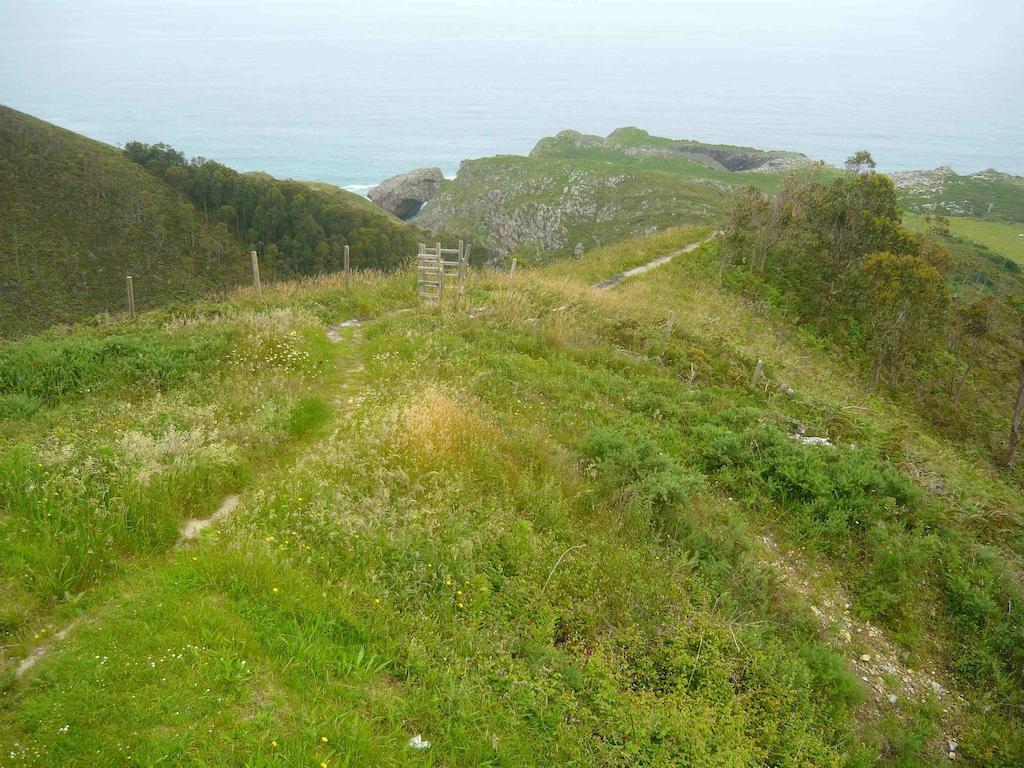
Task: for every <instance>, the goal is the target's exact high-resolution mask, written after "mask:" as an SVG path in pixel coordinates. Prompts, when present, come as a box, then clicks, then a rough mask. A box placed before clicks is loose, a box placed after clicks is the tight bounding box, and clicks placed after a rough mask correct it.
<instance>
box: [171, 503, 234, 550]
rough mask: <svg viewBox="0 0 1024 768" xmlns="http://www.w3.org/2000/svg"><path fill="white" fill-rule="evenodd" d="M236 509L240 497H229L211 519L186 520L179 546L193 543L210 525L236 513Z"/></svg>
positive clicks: (183, 524) (194, 518) (195, 518)
mask: <svg viewBox="0 0 1024 768" xmlns="http://www.w3.org/2000/svg"><path fill="white" fill-rule="evenodd" d="M236 507H238V497H237V496H228V497H227V498H226V499H224V501H222V502H221V504H220V506H219V507H217V511H216V512H214V513H213V514H212V515H210V516H209V517H193V518H192V519H191V520H186V521H185V522H184V523H182V526H181V535H180V536H179V537H178V543H177V546H179V547H180V546H181V545H182V544H184V543H185V542H188V541H192V539H194V538H195V537H196V536H198V535H199V534H200V533H202V532H203V530H204V529H205V528H206V527H207V526H209V525H210V523H213V522H216V521H217V520H220V519H222V518H225V517H227V516H228V515H230V514H231V513H232V512H234V511H235V508H236Z"/></svg>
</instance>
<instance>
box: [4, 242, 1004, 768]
mask: <svg viewBox="0 0 1024 768" xmlns="http://www.w3.org/2000/svg"><path fill="white" fill-rule="evenodd" d="M708 231H709V229H708V228H695V229H682V230H671V231H668V232H665V233H663V234H660V235H656V236H654V237H653V238H648V239H642V240H633V241H626V242H624V243H621V244H619V245H616V246H612V247H609V248H605V249H597V250H595V251H593V252H592V253H588V254H586V255H584V256H583V257H582V259H580V260H578V261H576V262H575V263H574V264H572V267H571V268H570V265H569V263H568V262H563V263H560V264H554V265H552V266H550V267H545V268H537V269H525V270H520V271H519V272H517V274H516V277H515V281H514V282H513V283H512V284H510V283H509V279H508V275H507V274H506V273H504V272H499V271H494V270H478V271H476V270H475V271H473V272H472V274H471V276H470V279H469V282H468V285H467V288H466V291H465V293H462V294H459V293H456V292H454V291H453V292H450V295H448V296H447V297H446V298H444V299H443V300H442V301H441V302H440V303H438V304H435V305H427V306H424V305H421V304H420V303H419V301H418V299H417V298H416V294H415V278H414V276H413V275H412V274H411V273H410V272H409V271H404V270H403V271H399V272H396V273H394V274H391V275H386V276H385V275H379V274H373V273H360V274H359V275H357V277H356V279H355V280H354V282H353V286H352V289H351V291H346V290H345V289H344V288H343V284H342V282H341V280H340V279H339V278H334V277H329V278H317V279H307V280H300V281H296V282H288V283H279V284H276V285H270V286H265V288H264V292H263V299H262V301H259V302H258V301H257V300H256V299H255V296H254V295H253V294H252V293H251V292H250V291H247V290H240V291H238V292H236V293H234V294H232V295H230V296H228V297H226V298H224V299H223V300H215V301H206V302H200V303H197V304H193V305H188V306H178V307H168V308H164V309H160V310H157V311H154V312H148V313H144V314H142V315H141V316H140V317H139V318H138V319H137V320H136V321H135V322H130V321H128V320H126V319H117V318H114V319H112V320H111V321H109V322H105V323H102V324H100V323H96V324H92V325H89V326H80V327H76V328H73V329H71V330H54V331H50V332H47V333H45V334H42V335H39V336H35V337H31V338H27V339H24V340H22V341H18V342H14V343H8V344H5V345H3V346H0V604H2V606H3V608H2V613H0V646H2V657H0V658H2V661H0V765H11V766H22V765H90V766H108V765H109V766H114V765H117V766H123V765H142V766H156V765H190V766H214V765H217V766H221V765H239V766H314V767H315V766H321V768H323V766H327V767H328V768H335V766H376V765H380V766H403V765H409V766H416V765H433V766H466V765H479V766H484V765H490V766H537V765H565V766H595V765H600V766H638V765H644V766H681V765H692V766H762V765H773V766H878V765H884V766H927V765H936V764H939V763H941V762H943V761H946V760H948V757H947V753H948V752H949V750H950V744H949V742H950V740H953V741H955V742H956V747H955V752H956V757H957V760H958V761H964V762H966V763H967V764H970V765H998V766H1012V765H1018V764H1020V761H1021V760H1022V759H1024V736H1022V732H1021V728H1020V723H1021V722H1022V715H1024V656H1022V655H1021V649H1022V648H1024V614H1022V610H1024V609H1022V606H1024V594H1022V591H1024V590H1022V585H1021V583H1020V572H1021V570H1022V567H1024V537H1022V532H1024V526H1022V522H1024V500H1022V498H1021V495H1020V492H1019V486H1018V485H1017V484H1016V481H1015V480H1014V479H1013V478H1012V477H1009V476H1007V475H1006V474H1005V473H1001V472H999V471H997V469H996V468H995V467H994V466H993V465H992V464H990V463H989V462H987V461H985V460H979V458H978V450H977V447H976V445H975V444H974V443H972V442H969V441H956V440H949V439H943V438H942V436H941V435H940V434H939V433H938V432H937V431H936V429H935V428H934V427H933V426H932V425H931V424H930V423H928V422H927V420H926V419H925V418H924V417H923V416H922V415H921V414H920V413H919V412H917V411H915V410H914V408H911V407H908V406H907V404H906V402H905V401H904V400H903V399H901V396H900V394H899V393H898V392H897V391H891V390H889V389H888V388H884V387H883V388H878V387H876V386H873V385H872V384H871V383H870V382H869V381H868V380H867V378H866V377H865V376H864V375H863V372H862V371H861V370H860V369H859V368H858V366H857V365H856V364H852V363H851V361H850V360H848V359H846V358H844V356H843V355H842V354H837V353H836V350H835V349H834V348H832V346H831V345H830V343H829V342H828V341H827V340H825V339H823V338H821V337H818V336H816V335H815V334H814V333H813V332H812V331H811V330H809V329H808V328H806V327H803V326H797V325H795V324H794V323H793V322H792V318H791V317H789V315H788V314H787V312H786V310H785V308H784V306H783V305H781V304H778V303H773V302H769V301H765V300H763V299H759V298H757V297H756V296H753V295H751V294H749V293H744V292H740V291H736V290H735V289H733V288H731V287H729V286H728V285H723V284H722V283H721V282H720V281H719V279H718V277H717V275H718V253H717V247H718V246H717V244H716V243H714V242H709V243H707V244H706V245H704V246H702V247H700V248H699V249H697V250H695V251H693V252H691V253H688V254H684V255H681V256H679V257H677V258H676V259H675V260H674V261H672V262H671V263H670V264H668V265H666V266H663V267H661V268H659V269H656V270H654V271H652V272H650V273H648V274H646V275H643V276H640V277H637V278H633V279H629V280H626V281H624V282H623V283H621V284H620V285H618V286H616V287H615V288H613V289H610V290H599V289H597V288H595V287H594V285H593V284H594V283H595V282H597V281H598V280H601V279H605V278H608V277H611V276H613V275H615V274H616V273H618V272H620V271H623V270H625V269H628V268H631V267H633V266H637V265H638V264H641V263H644V262H645V261H648V260H649V257H651V258H653V257H655V256H658V255H662V254H665V253H670V252H674V251H677V250H680V249H681V248H683V247H685V246H687V245H690V244H693V243H698V242H700V241H702V240H704V239H705V238H706V237H707V234H708ZM669 313H672V317H673V323H672V327H671V329H669V328H667V326H666V321H667V319H668V317H669ZM348 320H359V322H358V323H349V324H347V325H344V326H342V325H340V324H341V323H343V322H344V321H348ZM759 360H760V361H762V366H761V371H762V374H761V375H760V376H754V371H755V369H756V368H757V367H758V366H757V363H758V361H759ZM229 497H237V499H238V504H237V506H236V507H235V508H234V509H233V510H232V511H231V512H230V514H227V515H225V516H223V517H220V518H218V519H216V520H214V521H213V522H212V523H211V524H210V525H209V527H207V528H206V529H205V530H203V531H202V532H201V533H200V534H199V535H198V536H197V537H196V538H194V539H191V540H185V541H182V540H180V539H181V534H180V531H181V528H182V526H183V525H184V524H185V523H186V522H187V521H189V520H192V519H202V518H206V517H208V516H210V515H212V514H213V513H214V511H215V510H216V509H217V508H218V507H220V505H221V504H222V502H223V501H224V500H225V499H227V498H229ZM28 657H32V658H33V660H34V663H33V664H32V665H31V666H28V667H25V666H24V665H23V661H24V660H25V659H26V658H28ZM19 666H20V667H22V670H23V671H22V672H21V673H19V672H18V669H19ZM416 737H418V739H417V738H416ZM425 742H429V746H424V744H425Z"/></svg>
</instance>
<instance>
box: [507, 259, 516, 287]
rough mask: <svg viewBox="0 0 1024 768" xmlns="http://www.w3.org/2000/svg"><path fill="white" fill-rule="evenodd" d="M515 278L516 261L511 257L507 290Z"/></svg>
mask: <svg viewBox="0 0 1024 768" xmlns="http://www.w3.org/2000/svg"><path fill="white" fill-rule="evenodd" d="M515 276H516V259H515V257H514V256H513V257H512V268H511V269H510V270H509V271H508V287H509V288H511V287H512V281H513V280H514V279H515Z"/></svg>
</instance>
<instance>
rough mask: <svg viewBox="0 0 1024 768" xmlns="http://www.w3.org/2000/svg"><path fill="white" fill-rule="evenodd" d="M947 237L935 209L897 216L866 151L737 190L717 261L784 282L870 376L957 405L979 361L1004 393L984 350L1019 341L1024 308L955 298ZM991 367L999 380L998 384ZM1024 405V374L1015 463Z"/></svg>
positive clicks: (997, 365)
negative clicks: (839, 163)
mask: <svg viewBox="0 0 1024 768" xmlns="http://www.w3.org/2000/svg"><path fill="white" fill-rule="evenodd" d="M950 242H951V238H950V233H949V227H948V222H946V221H945V220H944V219H942V218H941V217H932V218H928V220H927V227H926V229H925V230H924V231H923V232H911V231H909V230H908V229H906V228H905V227H904V226H903V224H902V212H901V210H900V208H899V206H898V205H897V198H896V188H895V185H894V184H893V182H892V180H891V179H890V178H889V177H888V176H885V175H883V174H879V173H876V172H875V163H874V160H873V159H872V158H871V155H870V154H869V153H867V152H863V151H862V152H858V153H857V154H855V155H854V156H852V157H851V158H849V159H848V160H847V163H846V168H845V172H844V173H842V174H841V175H839V176H838V177H836V178H833V179H821V178H810V179H798V178H796V177H790V178H787V179H786V180H784V181H783V183H782V184H781V185H780V187H779V189H778V191H777V193H776V194H775V195H774V196H769V195H766V194H765V193H764V192H762V191H760V190H758V189H756V188H753V187H751V188H748V189H746V190H744V191H743V193H742V194H740V195H739V196H738V198H737V199H736V200H735V201H734V203H733V205H732V207H731V210H730V213H729V219H728V223H727V226H726V228H725V231H724V234H723V237H722V248H721V263H720V270H721V272H722V274H723V276H726V275H729V276H730V279H734V280H739V281H740V282H741V283H742V282H743V281H744V280H748V281H754V283H756V284H760V285H763V286H766V288H767V289H768V290H769V292H771V291H773V290H774V291H776V292H779V291H781V295H782V296H783V297H785V301H786V303H787V305H788V306H790V307H791V308H792V309H795V311H796V312H797V313H798V315H799V317H800V319H801V320H802V321H805V322H808V323H810V324H812V325H814V326H815V327H817V328H819V329H821V330H823V331H825V332H826V333H828V334H829V335H830V336H831V337H832V338H833V339H836V340H837V341H839V342H840V343H842V344H843V345H844V346H846V347H848V348H850V349H852V350H854V351H857V352H858V353H860V354H862V355H863V356H864V357H865V358H866V360H867V361H868V366H869V369H870V373H871V376H872V378H873V379H874V380H875V382H876V383H890V384H897V385H900V386H901V387H903V388H906V389H910V390H912V391H916V392H917V393H918V394H919V395H921V396H922V397H927V398H930V399H931V401H932V403H933V402H934V397H935V393H936V392H938V391H940V390H941V391H943V392H945V393H946V395H945V396H946V398H947V403H948V405H949V406H950V408H949V409H948V410H953V409H956V408H959V407H960V406H961V401H962V398H963V396H964V392H965V388H966V387H967V383H968V379H969V377H970V376H971V375H973V374H974V372H975V371H976V370H980V369H981V368H985V369H986V370H984V371H980V373H979V376H980V377H981V378H982V380H983V381H984V382H985V385H986V386H989V387H991V388H992V389H996V388H999V389H1000V390H1001V391H1005V390H1006V388H1007V385H1008V382H1007V380H1006V378H1007V376H1009V377H1011V378H1016V376H1015V374H1016V371H1012V372H1011V370H1010V368H1009V367H1008V366H1005V365H1002V364H1003V363H1005V362H1006V355H1005V354H1004V355H1003V356H1002V359H1001V360H998V361H994V360H993V359H992V356H991V354H990V353H991V352H992V351H993V350H994V349H1000V348H1003V349H1004V350H1005V349H1008V348H1009V346H1014V347H1015V348H1016V347H1019V346H1020V345H1021V343H1022V342H1024V322H1022V318H1024V311H1022V305H1021V302H1020V301H1019V291H1018V292H1016V293H1014V294H1010V295H1006V296H996V295H994V294H993V293H992V292H985V291H981V292H980V295H978V296H975V297H973V298H971V299H967V298H966V297H960V298H958V297H956V296H954V294H953V292H952V291H951V290H950V284H949V277H950V274H951V272H952V271H953V269H954V266H955V265H954V260H953V259H952V258H951V255H950V250H949V247H948V245H947V243H950ZM744 276H745V277H744ZM997 370H998V371H999V373H1000V377H1001V380H996V381H995V382H993V379H996V377H995V376H993V373H994V372H995V371H997ZM1022 370H1024V369H1022ZM982 374H984V375H983V376H982ZM1014 383H1016V382H1014ZM985 394H986V396H987V395H988V394H989V393H985ZM983 399H984V398H980V397H979V398H976V400H979V401H980V400H983ZM1022 403H1024V378H1022V380H1021V382H1020V388H1019V393H1018V397H1017V398H1015V401H1014V405H1015V406H1016V408H1015V411H1016V413H1015V414H1014V417H1013V418H1012V424H1013V430H1012V434H1011V439H1010V450H1009V453H1008V459H1009V463H1011V464H1012V461H1013V457H1014V454H1015V451H1016V444H1017V442H1018V439H1019V435H1020V431H1021V428H1020V422H1021V418H1022V416H1021V411H1022V408H1024V406H1022ZM930 404H931V403H930ZM964 419H965V420H968V421H969V419H970V417H969V416H967V417H964ZM933 420H937V421H943V420H945V421H946V422H947V424H946V425H947V426H948V425H949V424H951V423H952V422H953V421H955V419H953V418H951V417H949V416H948V415H936V416H935V417H934V419H933ZM965 420H961V421H960V422H959V424H960V425H961V426H962V425H964V423H965ZM969 427H970V425H969V424H968V425H967V428H968V429H969Z"/></svg>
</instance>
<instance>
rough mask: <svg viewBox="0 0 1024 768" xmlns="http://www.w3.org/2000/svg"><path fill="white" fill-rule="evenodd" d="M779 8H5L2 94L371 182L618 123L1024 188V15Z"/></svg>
mask: <svg viewBox="0 0 1024 768" xmlns="http://www.w3.org/2000/svg"><path fill="white" fill-rule="evenodd" d="M774 5H775V7H774V8H773V9H769V8H768V7H767V6H766V5H765V4H761V3H757V2H753V0H750V1H749V2H731V1H730V0H726V1H725V2H722V3H697V4H687V3H682V2H679V3H673V2H668V0H651V2H647V0H636V1H635V2H633V3H610V2H603V1H602V0H591V2H576V0H562V2H557V1H556V0H551V2H549V3H539V2H534V1H533V0H523V1H522V2H519V3H512V4H508V5H502V4H500V3H498V4H496V5H495V6H494V7H493V8H492V7H491V6H489V4H487V3H472V2H468V0H455V1H454V2H449V3H441V2H435V3H430V2H425V3H413V2H411V1H410V0H405V1H404V2H399V1H398V0H393V1H390V2H389V0H380V2H378V3H373V4H367V3H365V2H359V3H355V2H352V3H346V2H334V3H327V2H323V3H317V2H313V3H284V2H272V3H261V2H250V3H241V2H235V1H234V0H230V1H227V2H218V1H217V0H208V1H206V2H196V1H195V0H190V1H189V2H173V3H155V2H149V1H148V0H135V1H134V2H128V1H127V0H98V1H96V2H89V1H88V0H83V1H82V2H70V0H62V1H56V0H55V1H53V2H50V1H48V0H41V1H40V2H31V3H30V2H9V1H8V0H0V103H3V104H6V105H8V106H11V107H14V108H16V109H19V110H22V111H24V112H28V113H30V114H33V115H36V116H38V117H41V118H43V119H45V120H48V121H51V122H54V123H57V124H58V125H61V126H64V127H66V128H69V129H71V130H73V131H77V132H80V133H83V134H85V135H87V136H90V137H93V138H96V139H99V140H101V141H105V142H108V143H111V144H117V145H122V144H124V143H125V142H127V141H131V140H133V139H135V140H141V141H146V142H157V141H163V142H167V143H169V144H172V145H173V146H175V147H177V148H179V149H181V150H183V151H184V152H185V153H186V154H187V155H189V156H195V155H201V156H205V157H208V158H211V159H215V160H218V161H220V162H223V163H226V164H227V165H230V166H232V167H234V168H237V169H239V170H243V171H244V170H264V171H267V172H269V173H272V174H274V175H276V176H280V177H292V178H302V179H317V180H322V181H327V182H331V183H334V184H338V185H342V186H348V187H350V188H352V189H355V190H360V191H363V190H365V189H366V188H367V187H368V185H371V184H373V183H375V182H377V181H379V180H381V179H383V178H385V177H387V176H390V175H392V174H395V173H399V172H402V171H406V170H410V169H413V168H417V167H423V166H439V167H440V168H441V169H442V170H443V171H444V172H445V173H446V174H448V175H452V174H454V173H455V172H456V170H457V168H458V165H459V162H460V161H461V160H462V159H464V158H471V157H480V156H487V155H493V154H499V153H516V154H521V153H527V152H528V151H529V150H530V148H531V147H532V146H533V145H534V143H535V142H536V141H537V140H538V139H539V138H541V137H543V136H546V135H551V134H553V133H555V132H557V131H559V130H562V129H565V128H574V129H577V130H580V131H584V132H590V133H599V134H607V133H608V132H609V131H611V130H613V129H614V128H617V127H619V126H624V125H634V126H639V127H642V128H645V129H647V130H649V131H650V132H652V133H654V134H657V135H663V136H671V137H675V138H694V139H699V140H703V141H710V142H720V143H729V144H740V145H747V146H757V147H763V148H773V149H789V150H797V151H801V152H804V153H807V154H809V155H811V156H813V157H816V158H820V159H823V160H826V161H828V162H831V163H841V162H842V160H843V159H844V158H845V157H847V156H848V155H850V154H851V153H852V152H854V151H855V150H858V149H861V148H867V149H869V150H870V151H871V152H873V153H874V156H875V158H876V160H877V161H878V163H879V167H880V168H883V169H886V170H903V169H912V168H932V167H935V166H938V165H949V166H952V167H953V168H955V169H956V170H958V171H960V172H972V171H976V170H981V169H984V168H989V167H995V168H997V169H999V170H1003V171H1006V172H1011V173H1016V174H1024V94H1022V82H1024V45H1022V43H1021V41H1022V40H1024V13H1022V11H1021V7H1024V3H1017V2H1005V3H1002V2H997V1H996V0H981V2H979V3H966V4H965V3H959V4H958V3H953V2H942V1H941V0H940V1H939V2H929V3H924V2H917V3H915V2H912V1H910V0H908V2H906V3H901V4H896V5H900V6H901V10H899V11H898V13H899V14H901V15H899V16H891V14H895V13H897V11H895V10H887V9H888V6H891V5H894V4H891V3H889V4H872V3H871V2H870V0H864V1H863V2H858V3H846V4H845V5H844V4H843V3H839V4H838V5H839V6H840V8H839V10H838V11H836V13H835V14H833V15H829V12H828V11H824V10H821V6H822V5H824V6H826V7H828V6H829V3H817V2H815V3H812V2H809V0H808V2H803V3H801V2H800V0H793V2H789V3H786V2H781V3H778V4H774ZM495 9H497V10H495ZM787 9H788V10H787ZM858 9H860V10H858ZM865 9H866V10H865ZM917 11H919V12H920V16H919V17H915V15H914V14H915V13H916V12H917ZM807 14H810V16H809V17H807V18H805V16H806V15H807ZM836 14H838V15H836ZM844 14H845V15H844ZM858 14H860V15H858ZM872 14H874V15H872Z"/></svg>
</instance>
